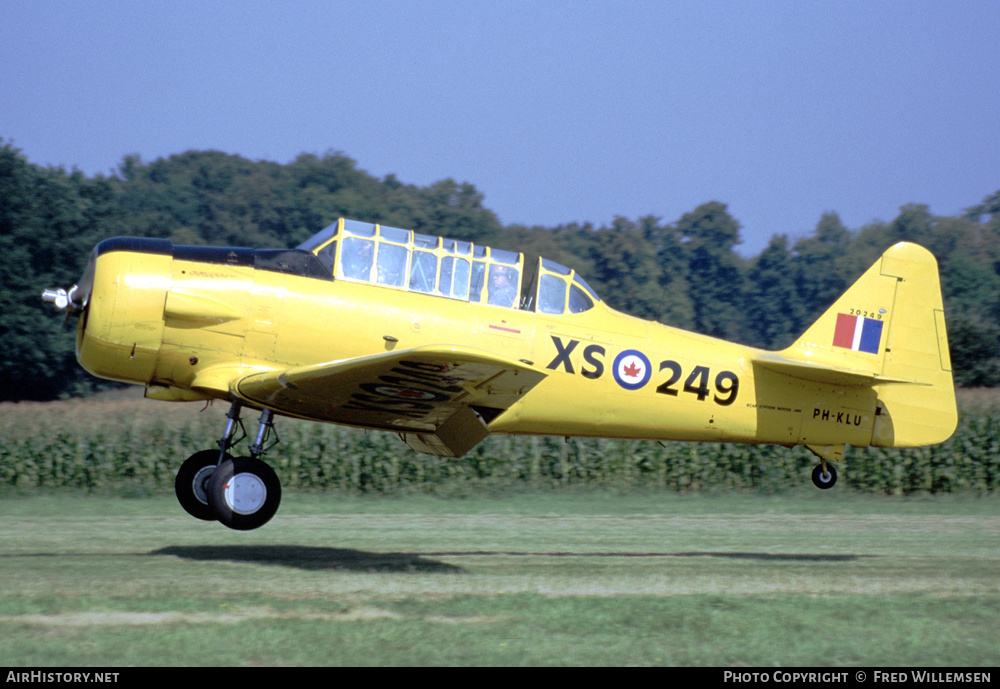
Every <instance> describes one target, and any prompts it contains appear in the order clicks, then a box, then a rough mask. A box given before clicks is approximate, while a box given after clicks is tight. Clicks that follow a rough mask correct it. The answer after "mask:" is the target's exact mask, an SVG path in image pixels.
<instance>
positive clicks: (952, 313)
mask: <svg viewBox="0 0 1000 689" xmlns="http://www.w3.org/2000/svg"><path fill="white" fill-rule="evenodd" d="M998 198H1000V191H998V192H997V193H995V194H993V195H991V196H989V197H987V198H986V199H984V200H983V201H982V203H980V204H978V205H976V206H973V207H971V208H969V209H968V210H967V211H966V212H965V213H964V214H963V215H962V216H961V217H954V218H944V217H937V216H933V215H931V214H930V212H929V210H928V208H927V206H924V205H920V204H909V205H906V206H903V207H902V208H901V209H900V213H899V216H898V217H897V218H896V219H894V220H893V221H892V222H889V223H872V224H870V225H867V226H865V227H863V228H860V229H859V230H856V231H850V230H848V229H847V228H845V227H844V226H843V224H842V223H841V222H840V219H839V217H838V216H837V215H836V214H835V213H825V214H824V215H823V216H822V217H821V218H820V219H819V222H818V223H817V225H816V228H815V231H814V233H813V234H812V235H811V236H809V237H804V238H800V239H798V240H796V241H794V242H792V243H790V242H789V240H788V239H787V238H786V235H783V234H776V235H775V238H774V239H773V240H772V242H771V243H770V244H769V245H768V247H767V248H766V249H765V250H764V251H763V252H762V253H761V254H760V255H759V256H757V257H755V258H751V259H744V258H742V257H740V256H739V255H738V254H737V253H736V252H735V248H736V246H737V245H738V244H739V241H740V238H739V231H740V226H739V223H738V222H737V220H736V219H735V218H733V217H732V216H731V215H730V214H729V212H728V209H727V207H726V205H725V204H723V203H720V202H717V201H712V202H709V203H705V204H702V205H701V206H698V207H697V208H695V209H694V210H692V211H691V212H689V213H685V214H684V215H683V216H682V217H681V218H679V219H678V220H677V221H676V222H673V223H663V222H661V220H660V219H658V218H655V217H644V218H640V219H638V220H636V221H632V220H628V219H626V218H616V219H615V220H614V221H613V222H612V223H611V225H610V226H607V227H594V226H591V225H575V224H570V225H560V226H557V227H554V228H544V227H524V226H516V225H515V226H507V227H504V226H502V225H501V224H500V222H499V221H498V219H497V217H496V215H495V214H494V213H493V212H492V211H490V210H489V209H487V208H485V207H484V206H483V202H484V197H483V195H482V194H481V193H480V192H479V191H478V190H477V189H476V188H475V187H474V186H473V185H472V184H470V183H468V182H461V183H459V182H456V181H454V180H451V179H444V180H441V181H438V182H435V183H433V184H431V185H429V186H427V187H417V186H413V185H407V184H403V183H402V182H400V181H399V180H398V179H396V177H395V176H393V175H389V176H387V177H385V178H384V179H381V180H380V179H377V178H375V177H372V176H371V175H369V174H368V173H366V172H364V171H363V170H361V169H359V168H358V166H357V164H356V163H355V161H354V160H352V159H351V158H349V157H347V156H345V155H343V154H341V153H333V152H330V153H326V154H324V155H322V156H317V155H313V154H302V155H300V156H299V157H297V158H296V159H295V160H294V161H292V162H290V163H288V164H285V165H281V164H278V163H273V162H268V161H250V160H247V159H245V158H242V157H240V156H235V155H230V154H226V153H221V152H218V151H188V152H186V153H181V154H178V155H173V156H170V157H168V158H161V159H158V160H155V161H153V162H150V163H147V162H144V161H142V160H141V159H140V158H139V157H137V156H128V157H126V158H125V159H124V160H123V161H122V163H121V165H120V166H119V169H118V173H117V175H114V176H112V177H103V176H98V177H95V178H93V179H91V178H87V177H85V176H84V175H82V174H81V173H79V172H77V171H73V172H66V171H65V170H63V169H61V168H60V169H52V168H41V167H39V166H36V165H32V164H31V163H29V162H28V161H27V160H26V159H25V158H24V157H23V156H22V155H21V154H20V152H19V151H17V149H15V148H13V147H12V146H11V145H10V144H8V143H4V142H3V141H2V140H0V255H2V256H3V261H0V341H2V342H3V344H4V356H3V357H2V358H0V400H28V399H54V398H56V397H60V396H66V395H70V394H79V393H81V392H86V391H88V390H92V389H93V388H94V387H95V385H104V386H107V384H104V383H95V381H94V380H93V379H91V378H89V377H88V376H87V374H86V373H84V372H83V371H82V370H81V369H80V367H79V366H78V365H77V364H76V362H75V360H74V354H73V338H72V336H71V335H70V334H69V333H67V332H63V331H61V330H60V324H61V321H62V317H61V316H60V315H59V314H57V313H56V312H55V311H54V310H53V309H52V308H50V307H48V306H47V305H45V304H43V303H42V301H41V299H40V294H41V291H42V290H43V289H45V288H49V287H64V288H65V287H69V286H71V285H73V284H74V283H75V282H76V281H77V280H78V278H79V276H80V275H81V273H82V271H83V269H84V266H85V264H86V261H87V257H88V255H89V252H90V250H91V248H92V247H93V245H94V244H96V243H97V242H98V241H100V240H101V239H105V238H108V237H113V236H119V235H132V236H145V237H163V238H169V239H171V240H172V241H173V242H174V243H175V244H210V245H239V246H255V247H293V246H296V245H298V244H300V243H301V242H303V241H304V240H306V239H307V238H308V237H310V236H311V235H313V234H314V233H316V232H317V231H319V230H320V229H321V228H322V227H325V226H326V225H327V224H329V223H330V222H332V221H334V220H336V219H337V218H338V217H341V216H345V217H349V218H355V219H358V220H368V221H373V222H380V223H384V224H387V225H392V226H396V227H404V228H408V229H413V230H416V231H418V232H422V233H428V234H437V235H442V236H447V237H454V238H457V239H463V240H471V241H474V242H477V243H480V244H488V245H493V246H496V247H498V248H506V249H513V250H518V251H524V252H525V253H526V254H527V255H528V257H529V259H530V258H532V257H537V256H539V255H541V256H545V257H547V258H550V259H552V260H555V261H558V262H560V263H563V264H565V265H567V266H569V267H572V268H574V269H575V270H577V271H578V272H579V273H580V274H581V275H582V276H583V277H584V278H586V280H587V281H588V282H589V283H590V284H591V285H592V286H594V288H595V289H596V290H597V291H598V293H599V294H600V295H601V297H602V298H603V299H604V300H605V301H606V302H607V303H608V304H610V305H611V306H612V307H614V308H617V309H620V310H622V311H625V312H628V313H631V314H633V315H636V316H640V317H644V318H649V319H653V320H658V321H660V322H662V323H666V324H668V325H674V326H678V327H682V328H686V329H691V330H694V331H696V332H701V333H705V334H709V335H713V336H719V337H725V338H729V339H735V340H738V341H742V342H745V343H747V344H751V345H755V346H759V347H764V348H770V349H777V348H781V347H784V346H787V345H788V344H790V343H791V342H792V341H793V340H794V338H795V337H796V336H797V335H798V334H799V333H801V332H803V331H804V330H805V328H806V327H807V326H808V325H809V324H811V323H812V321H813V320H815V319H816V318H818V317H819V315H820V314H821V313H822V312H823V311H824V310H825V309H826V308H828V307H829V306H830V304H831V303H833V301H834V300H835V299H836V297H837V296H839V294H840V293H841V292H843V290H844V289H845V288H846V287H847V286H848V285H849V284H850V283H851V282H853V280H855V279H856V278H857V277H858V276H860V275H861V273H862V272H863V271H864V270H865V269H867V268H868V266H869V265H871V263H872V262H873V261H874V260H875V259H876V258H877V257H878V256H879V255H880V254H881V253H882V251H884V250H885V249H886V248H887V247H888V246H890V245H891V244H893V243H894V242H897V241H916V242H920V243H921V244H924V245H925V246H927V247H928V248H929V249H930V250H931V251H932V252H933V253H934V254H935V255H936V256H937V258H938V261H939V263H940V266H941V273H942V283H943V288H944V298H945V307H946V317H947V320H948V323H949V334H950V343H951V349H952V361H953V365H954V373H955V379H956V382H957V383H958V384H960V385H968V386H974V385H989V386H994V385H1000V356H998V354H997V352H1000V348H998V347H997V344H998V339H1000V307H998V304H1000V211H998V208H1000V202H998V200H997V199H998Z"/></svg>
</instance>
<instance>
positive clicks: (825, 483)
mask: <svg viewBox="0 0 1000 689" xmlns="http://www.w3.org/2000/svg"><path fill="white" fill-rule="evenodd" d="M812 479H813V483H814V484H815V485H816V487H817V488H823V489H824V490H825V489H827V488H833V484H834V483H836V482H837V470H836V469H834V468H833V466H831V465H830V464H827V465H826V471H823V465H822V464H817V465H816V468H815V469H813V473H812Z"/></svg>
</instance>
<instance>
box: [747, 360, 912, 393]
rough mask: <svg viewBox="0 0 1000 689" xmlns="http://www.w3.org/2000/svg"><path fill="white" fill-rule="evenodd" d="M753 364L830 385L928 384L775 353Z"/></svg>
mask: <svg viewBox="0 0 1000 689" xmlns="http://www.w3.org/2000/svg"><path fill="white" fill-rule="evenodd" d="M753 361H754V363H755V364H760V365H761V366H763V367H765V368H769V369H771V370H772V371H777V372H778V373H784V374H786V375H789V376H793V377H795V378H804V379H805V380H812V381H816V382H817V383H828V384H830V385H862V386H870V385H888V384H903V385H930V383H925V382H921V381H919V380H915V379H905V378H893V377H890V376H884V375H882V374H881V373H873V372H871V371H864V370H859V369H853V368H847V367H845V366H832V365H830V364H818V363H814V362H810V361H796V360H794V359H788V358H785V357H782V356H779V355H776V354H763V355H760V356H757V357H755V358H754V360H753Z"/></svg>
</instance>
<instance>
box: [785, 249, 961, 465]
mask: <svg viewBox="0 0 1000 689" xmlns="http://www.w3.org/2000/svg"><path fill="white" fill-rule="evenodd" d="M782 355H783V356H784V357H786V358H788V359H793V360H798V361H804V362H808V363H810V364H815V365H818V366H829V367H834V368H838V369H845V370H853V371H857V372H858V373H859V374H867V375H870V376H872V377H873V378H874V382H872V385H873V386H874V390H875V392H876V393H877V401H876V408H875V424H874V428H873V433H872V440H871V444H872V445H876V446H882V447H913V446H919V445H931V444H935V443H940V442H943V441H944V440H947V439H948V438H949V437H950V436H951V434H952V433H953V432H954V430H955V426H956V424H957V420H958V413H957V410H956V406H955V388H954V383H953V381H952V376H951V359H950V356H949V353H948V335H947V332H946V330H945V321H944V306H943V302H942V298H941V284H940V279H939V277H938V267H937V261H936V260H935V259H934V256H933V255H932V254H931V253H930V252H929V251H927V250H926V249H924V248H923V247H920V246H918V245H916V244H911V243H907V242H901V243H899V244H896V245H894V246H892V247H890V248H889V249H888V250H887V251H886V252H885V253H884V254H882V257H881V258H880V259H879V260H878V261H876V262H875V264H874V265H873V266H872V267H871V268H869V269H868V270H867V271H866V272H865V274H864V275H862V276H861V277H860V278H859V279H858V281H857V282H855V283H854V284H853V285H852V286H851V287H850V288H849V289H848V290H847V291H846V292H845V293H844V294H843V295H842V296H841V297H840V298H839V299H838V300H837V301H836V302H835V303H834V305H833V306H831V307H830V309H829V310H827V312H826V313H824V314H823V316H821V317H820V318H819V320H817V321H816V322H815V323H814V324H813V325H812V326H811V327H810V328H809V329H808V330H807V331H806V332H805V334H803V335H802V337H800V338H799V339H798V341H796V342H795V344H793V345H792V346H791V347H789V348H788V349H786V350H785V351H784V352H782ZM902 381H905V382H902Z"/></svg>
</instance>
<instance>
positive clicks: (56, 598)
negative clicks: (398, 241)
mask: <svg viewBox="0 0 1000 689" xmlns="http://www.w3.org/2000/svg"><path fill="white" fill-rule="evenodd" d="M0 525H2V526H0V665H5V666H102V667H120V666H128V665H133V666H134V665H138V666H150V665H185V666H190V665H243V666H274V665H695V666H765V665H766V666H770V665H782V666H793V665H794V666H826V665H837V666H889V665H891V666H935V665H945V666H995V665H998V664H1000V502H998V500H997V498H996V497H995V496H981V497H978V498H977V497H962V496H945V497H942V498H931V497H915V498H911V499H903V498H897V497H881V498H880V497H873V496H865V495H856V494H850V493H846V492H843V491H839V492H838V491H836V490H834V491H829V492H825V493H819V492H817V491H813V490H806V491H803V492H802V493H794V494H788V495H783V496H779V495H745V494H714V495H711V496H699V495H680V494H676V493H663V492H658V493H643V494H631V495H623V494H613V493H610V492H597V491H579V492H552V493H546V492H533V493H525V494H518V495H511V496H507V497H492V498H476V499H472V498H467V499H457V498H456V499H438V498H433V497H427V496H409V497H396V498H394V497H381V498H370V497H344V496H322V495H315V494H300V493H288V494H286V496H285V498H284V501H283V504H282V507H281V510H280V511H279V513H278V515H277V516H276V517H275V519H274V520H273V521H272V522H271V523H269V524H268V525H267V526H265V527H264V528H262V529H259V530H257V531H252V532H234V531H230V530H228V529H225V528H224V527H222V526H220V525H218V524H215V523H207V522H199V521H197V520H194V519H192V518H190V517H188V516H186V515H185V514H184V513H183V512H182V511H181V509H180V507H179V506H178V505H177V504H176V502H175V501H174V500H173V498H172V497H153V498H144V499H132V500H125V499H114V498H108V497H86V496H81V495H80V494H74V493H67V494H62V495H60V494H52V493H41V494H38V495H35V496H30V497H23V496H21V497H6V498H3V499H0Z"/></svg>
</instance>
